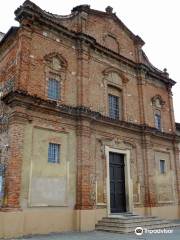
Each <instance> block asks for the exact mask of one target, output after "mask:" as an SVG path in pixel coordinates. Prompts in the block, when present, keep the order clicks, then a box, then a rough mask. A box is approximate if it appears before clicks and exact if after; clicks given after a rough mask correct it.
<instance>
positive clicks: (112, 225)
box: [96, 213, 180, 233]
mask: <svg viewBox="0 0 180 240" xmlns="http://www.w3.org/2000/svg"><path fill="white" fill-rule="evenodd" d="M137 227H142V228H144V229H149V230H152V229H164V228H166V229H172V228H175V227H180V224H179V223H175V222H172V221H170V220H165V219H160V218H158V217H155V216H147V217H146V216H139V215H133V214H131V213H125V214H121V215H118V214H117V216H116V215H114V214H113V215H112V216H110V217H104V218H102V220H100V221H99V222H98V223H97V224H96V230H98V231H109V232H117V233H118V232H119V233H130V232H134V231H135V228H137Z"/></svg>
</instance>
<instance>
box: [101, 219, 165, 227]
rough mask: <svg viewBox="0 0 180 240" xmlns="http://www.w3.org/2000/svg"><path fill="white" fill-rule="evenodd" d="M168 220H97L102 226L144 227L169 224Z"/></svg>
mask: <svg viewBox="0 0 180 240" xmlns="http://www.w3.org/2000/svg"><path fill="white" fill-rule="evenodd" d="M169 223H170V222H169V221H167V220H154V221H144V222H130V223H129V222H106V221H103V220H101V221H99V222H98V225H101V226H102V225H103V226H116V227H138V226H141V227H144V226H148V225H155V224H169Z"/></svg>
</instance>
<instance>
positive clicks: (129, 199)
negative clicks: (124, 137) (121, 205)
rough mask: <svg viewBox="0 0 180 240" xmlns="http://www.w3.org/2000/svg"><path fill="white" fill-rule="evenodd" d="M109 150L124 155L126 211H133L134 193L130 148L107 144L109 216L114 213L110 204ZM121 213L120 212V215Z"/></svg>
mask: <svg viewBox="0 0 180 240" xmlns="http://www.w3.org/2000/svg"><path fill="white" fill-rule="evenodd" d="M109 152H114V153H119V154H123V155H124V165H125V166H124V172H125V194H126V211H127V212H132V211H133V194H132V190H133V189H132V180H131V177H130V150H121V149H116V148H111V147H109V146H105V155H106V169H107V177H106V193H107V214H108V216H110V215H113V213H111V206H110V177H109ZM120 214H121V213H119V215H120Z"/></svg>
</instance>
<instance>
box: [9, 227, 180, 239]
mask: <svg viewBox="0 0 180 240" xmlns="http://www.w3.org/2000/svg"><path fill="white" fill-rule="evenodd" d="M21 239H22V240H133V239H134V240H136V239H140V240H146V239H147V240H151V239H152V240H155V239H157V240H180V229H174V230H173V233H166V234H164V233H161V234H155V233H153V234H150V233H146V234H143V235H141V236H137V235H136V234H135V233H134V234H117V233H106V232H96V231H94V232H86V233H75V232H73V233H60V234H49V235H46V236H40V235H39V236H33V237H30V236H29V237H26V238H21ZM13 240H15V239H13Z"/></svg>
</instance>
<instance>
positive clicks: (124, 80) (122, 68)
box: [0, 14, 179, 209]
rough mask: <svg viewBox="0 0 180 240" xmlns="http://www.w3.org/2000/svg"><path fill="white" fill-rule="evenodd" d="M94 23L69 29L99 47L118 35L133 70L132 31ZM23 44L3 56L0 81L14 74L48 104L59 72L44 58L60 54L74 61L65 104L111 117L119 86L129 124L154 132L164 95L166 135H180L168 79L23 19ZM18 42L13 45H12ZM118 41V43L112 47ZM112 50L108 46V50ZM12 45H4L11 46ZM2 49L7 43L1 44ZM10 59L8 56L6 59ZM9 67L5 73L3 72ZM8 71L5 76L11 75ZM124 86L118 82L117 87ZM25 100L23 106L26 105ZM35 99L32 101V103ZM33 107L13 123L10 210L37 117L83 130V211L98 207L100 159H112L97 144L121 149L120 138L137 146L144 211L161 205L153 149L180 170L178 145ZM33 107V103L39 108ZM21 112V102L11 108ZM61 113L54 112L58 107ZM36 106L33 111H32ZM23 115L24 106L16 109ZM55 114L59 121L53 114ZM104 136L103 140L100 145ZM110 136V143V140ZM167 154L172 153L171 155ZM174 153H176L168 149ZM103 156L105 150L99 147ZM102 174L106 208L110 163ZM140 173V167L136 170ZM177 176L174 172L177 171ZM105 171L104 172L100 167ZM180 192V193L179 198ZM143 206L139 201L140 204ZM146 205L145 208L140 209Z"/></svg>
mask: <svg viewBox="0 0 180 240" xmlns="http://www.w3.org/2000/svg"><path fill="white" fill-rule="evenodd" d="M86 17H87V20H86V21H87V22H86V23H83V24H85V26H84V27H82V29H81V28H80V25H79V24H81V20H82V19H80V20H79V18H78V17H76V18H74V19H73V18H72V19H73V20H72V21H70V20H68V21H67V22H66V23H65V22H64V25H65V26H67V27H68V28H69V29H73V30H76V31H81V30H82V31H83V32H84V33H87V34H88V35H91V36H92V37H94V38H95V39H96V41H97V42H98V43H100V44H101V45H103V46H105V45H106V41H105V38H106V35H108V34H109V33H111V34H110V35H112V36H111V37H113V36H114V37H115V36H116V37H117V39H116V41H117V42H118V44H119V52H118V50H117V51H116V53H117V54H118V53H120V54H121V55H122V56H124V57H126V58H127V59H129V60H130V61H133V63H132V62H131V63H132V65H133V64H135V63H137V62H138V59H139V58H138V56H137V54H138V51H137V46H136V45H135V43H134V41H133V40H132V38H130V37H129V35H128V34H127V32H126V31H125V30H124V29H123V28H122V27H120V26H119V24H117V23H116V22H115V21H114V20H112V19H111V18H110V17H104V18H103V17H102V16H97V15H93V14H91V15H89V16H86ZM79 21H80V22H79ZM16 38H17V40H16V41H15V40H14V42H12V44H11V45H10V46H9V50H8V51H7V50H6V54H5V53H3V54H4V55H3V54H2V53H1V54H0V71H1V75H0V82H4V81H6V80H7V79H8V78H9V77H10V76H11V75H13V74H14V75H15V89H16V90H17V89H19V90H22V91H26V92H27V93H28V94H29V95H32V96H36V97H39V98H40V99H44V100H47V82H48V81H47V80H48V79H47V77H48V75H47V71H49V72H50V73H51V72H53V69H50V70H47V66H46V59H45V57H46V56H47V55H49V54H51V53H57V54H59V55H61V56H62V58H63V59H65V61H66V62H67V66H66V68H65V69H64V72H63V76H61V73H60V77H62V81H63V88H62V89H61V90H62V96H63V99H62V101H61V100H60V101H59V102H58V103H59V104H61V103H62V104H65V105H70V106H77V105H78V106H81V105H83V106H85V107H88V108H90V109H91V110H94V111H97V112H100V113H101V114H102V115H108V99H107V93H108V86H109V85H111V86H113V87H116V88H117V89H119V91H120V92H121V93H122V112H123V117H122V119H123V120H124V121H126V122H132V123H134V124H146V125H148V126H151V127H154V126H155V125H154V112H153V111H154V109H153V106H152V98H153V97H154V96H155V95H160V96H161V98H162V100H163V101H164V102H165V104H164V106H163V108H162V109H161V110H162V114H161V116H162V121H163V123H162V124H163V131H165V132H166V133H173V132H174V131H175V123H174V117H173V106H172V99H171V94H170V91H169V89H168V87H167V86H166V85H165V83H164V82H162V81H161V82H160V80H157V79H156V78H155V77H149V76H148V75H147V74H146V72H145V71H143V70H137V68H135V67H132V66H131V64H129V65H128V64H125V63H124V62H122V61H120V60H118V59H117V58H116V57H115V55H113V53H112V52H111V54H109V55H108V54H106V53H105V48H103V49H104V51H101V52H100V51H98V50H97V49H95V47H94V46H93V44H87V43H86V41H80V40H78V39H76V38H75V37H72V38H70V37H68V34H62V33H61V32H58V31H55V30H52V29H51V28H48V27H45V26H44V25H42V24H39V23H37V22H34V23H32V22H31V21H30V22H28V24H27V22H26V21H24V22H21V28H20V30H19V31H18V33H17V35H16ZM13 44H14V46H13ZM111 44H112V46H111ZM106 47H107V45H106ZM108 47H109V49H110V50H111V49H112V50H114V51H115V48H116V46H115V42H113V40H112V39H111V40H110V41H108ZM4 48H5V45H4ZM1 49H3V46H2V47H1ZM3 56H4V57H3ZM13 59H16V61H15V62H16V64H15V65H14V66H13V67H12V69H11V70H6V69H9V68H7V66H9V65H10V62H11V61H12V60H13ZM109 68H110V69H111V71H110V72H109V73H108V74H111V72H116V73H118V74H117V75H118V80H117V82H116V81H114V82H111V80H109V78H108V77H107V75H108V74H105V72H106V70H107V69H109ZM3 69H4V70H3ZM3 71H5V74H4V72H3ZM118 81H119V82H118ZM25 99H26V98H25V97H24V101H25ZM37 99H38V98H35V99H34V102H33V104H34V103H35V104H36V103H37V102H38V103H39V104H41V100H40V99H39V100H37ZM27 101H28V100H27ZM31 104H32V103H29V105H27V106H28V107H27V106H26V107H23V108H22V109H21V111H22V112H23V113H25V114H26V117H25V118H26V119H24V120H22V121H19V120H17V119H15V120H13V121H12V123H11V124H10V129H9V132H10V158H9V165H8V171H7V176H6V180H7V184H6V192H7V196H6V198H7V203H6V206H7V207H19V196H20V191H21V186H20V183H21V165H22V150H23V140H24V124H25V123H26V120H28V119H29V121H34V119H35V118H37V116H38V118H39V119H41V121H42V124H43V123H44V122H45V121H48V124H49V125H50V126H51V127H52V128H53V129H54V130H56V125H55V123H54V120H56V121H57V122H58V121H60V122H61V123H63V124H65V125H66V127H67V128H70V127H71V126H73V127H76V130H77V202H76V208H77V209H92V208H94V207H95V205H96V196H95V194H96V189H95V188H96V186H95V181H96V180H97V179H96V170H97V169H96V168H98V166H97V164H96V160H97V159H96V156H98V159H100V161H105V156H104V153H103V150H102V151H101V152H98V153H97V155H96V154H94V155H93V154H92V152H93V151H96V150H95V148H94V150H92V151H91V147H92V144H93V143H94V141H98V143H100V142H103V141H104V142H105V143H102V144H101V148H104V146H105V144H107V145H111V146H112V147H115V148H116V147H117V148H118V147H121V146H122V145H121V144H119V145H118V144H116V140H114V139H118V140H117V141H122V142H123V141H130V142H131V144H130V145H131V147H129V146H128V147H129V149H130V150H131V154H132V159H131V173H132V179H133V181H134V182H133V184H134V188H135V189H136V188H138V186H139V185H138V184H140V192H141V194H140V195H138V196H136V200H137V203H135V204H137V206H147V207H152V206H158V203H157V196H156V190H155V185H156V182H155V180H154V178H153V176H154V174H155V172H154V171H151V169H153V170H154V169H155V167H154V166H155V165H154V164H155V163H154V151H155V149H156V148H159V149H161V150H162V148H163V149H164V151H171V155H172V156H173V157H174V160H173V161H174V162H175V163H176V168H178V169H179V166H178V159H177V156H178V154H177V152H176V148H174V143H173V142H172V141H171V140H167V139H164V138H163V139H162V140H161V138H160V137H159V138H156V137H154V138H155V139H154V138H153V137H152V136H151V133H146V134H144V135H143V134H142V133H141V132H140V131H139V132H138V131H137V133H136V132H135V131H134V132H132V130H127V129H124V130H123V127H122V126H118V127H117V126H115V125H112V126H110V125H108V124H107V125H105V124H104V123H101V122H100V121H99V122H98V123H97V122H93V120H92V119H91V120H84V119H76V118H74V119H73V120H72V122H68V123H67V119H66V118H65V117H64V116H63V115H61V114H60V113H56V114H54V113H53V107H51V108H52V109H51V110H52V111H51V110H45V108H44V109H43V107H41V109H38V110H37V109H36V108H35V107H34V108H33V106H31ZM33 104H32V105H33ZM12 108H13V109H14V105H13V104H12ZM54 108H55V107H54ZM29 109H31V111H32V112H30V111H29ZM14 111H15V112H16V113H17V109H15V110H14ZM53 114H54V115H55V116H54V115H53ZM98 139H99V140H98ZM104 139H106V140H104ZM167 149H168V150H167ZM169 149H170V150H169ZM97 151H100V150H97ZM101 166H103V170H102V171H103V174H99V175H101V176H100V178H101V179H100V181H101V186H98V187H99V188H100V189H101V190H100V191H101V194H100V195H101V196H100V197H99V198H100V199H101V200H102V201H104V203H105V204H106V203H107V199H106V190H105V189H104V186H102V183H103V184H105V179H106V177H107V176H106V174H107V173H106V168H107V166H106V163H104V162H103V163H102V165H101ZM133 168H134V169H135V170H134V171H133ZM173 171H175V170H174V169H173ZM97 172H98V170H97ZM178 172H179V170H176V183H175V184H174V185H175V188H178V187H179V185H178V184H179V182H178V181H179V177H178V176H177V173H178ZM177 195H178V194H177ZM138 201H140V203H138ZM138 204H139V205H138Z"/></svg>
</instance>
